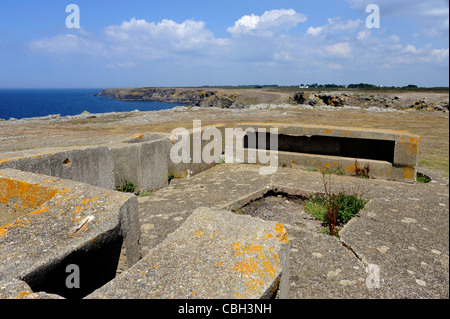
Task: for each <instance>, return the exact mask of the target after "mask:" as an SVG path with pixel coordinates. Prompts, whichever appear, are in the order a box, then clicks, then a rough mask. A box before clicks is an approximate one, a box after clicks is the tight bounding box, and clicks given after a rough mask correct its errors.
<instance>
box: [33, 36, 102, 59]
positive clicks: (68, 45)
mask: <svg viewBox="0 0 450 319" xmlns="http://www.w3.org/2000/svg"><path fill="white" fill-rule="evenodd" d="M28 47H29V48H30V49H31V50H34V51H41V52H47V53H55V54H68V53H69V54H70V53H77V54H87V55H102V54H103V45H102V44H101V43H97V42H94V41H91V40H87V39H85V38H83V37H81V36H78V35H75V34H70V33H68V34H58V35H56V36H54V37H51V38H43V39H39V40H35V41H32V42H30V43H29V45H28Z"/></svg>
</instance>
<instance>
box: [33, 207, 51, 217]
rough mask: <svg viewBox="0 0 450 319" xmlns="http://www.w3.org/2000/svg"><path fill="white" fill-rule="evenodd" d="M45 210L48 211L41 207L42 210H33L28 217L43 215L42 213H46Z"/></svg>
mask: <svg viewBox="0 0 450 319" xmlns="http://www.w3.org/2000/svg"><path fill="white" fill-rule="evenodd" d="M47 209H48V207H45V206H44V207H42V208H40V209H38V210H35V211H32V212H31V213H30V215H36V214H40V213H43V212H45V211H47Z"/></svg>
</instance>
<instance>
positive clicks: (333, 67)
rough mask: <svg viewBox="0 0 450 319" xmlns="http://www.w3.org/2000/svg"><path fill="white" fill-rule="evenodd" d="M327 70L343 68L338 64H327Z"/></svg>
mask: <svg viewBox="0 0 450 319" xmlns="http://www.w3.org/2000/svg"><path fill="white" fill-rule="evenodd" d="M328 68H329V69H332V70H342V69H343V68H344V67H343V66H342V65H341V64H338V63H328Z"/></svg>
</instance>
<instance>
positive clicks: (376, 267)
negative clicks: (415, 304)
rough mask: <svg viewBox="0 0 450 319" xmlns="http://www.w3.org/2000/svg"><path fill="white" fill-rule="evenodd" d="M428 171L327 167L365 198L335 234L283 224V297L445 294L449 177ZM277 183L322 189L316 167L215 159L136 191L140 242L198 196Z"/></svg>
mask: <svg viewBox="0 0 450 319" xmlns="http://www.w3.org/2000/svg"><path fill="white" fill-rule="evenodd" d="M428 174H429V175H431V176H432V178H433V181H434V182H433V183H428V184H423V183H415V184H406V183H401V182H393V181H381V180H375V179H359V178H356V177H350V176H337V175H332V176H331V182H332V185H331V187H332V190H333V191H335V192H339V191H341V190H342V189H345V190H346V191H347V192H358V193H359V194H362V195H363V196H364V198H367V199H369V200H370V202H369V203H368V204H367V205H366V208H365V209H364V210H363V211H361V212H360V214H359V216H358V217H356V218H354V219H353V220H352V221H350V223H349V224H347V225H346V226H345V227H344V228H343V230H341V232H340V233H341V238H340V239H337V238H334V237H330V236H328V235H323V234H316V233H311V232H308V231H306V230H303V229H299V228H296V227H290V226H288V225H285V226H286V229H287V230H288V233H289V235H290V242H291V245H292V247H291V252H290V258H291V259H290V289H289V297H288V298H294V299H297V298H319V299H322V298H448V295H449V292H448V287H449V286H448V282H449V280H448V255H449V254H448V251H449V247H448V242H449V241H448V229H449V225H448V181H447V180H445V179H442V178H439V176H434V175H432V174H430V173H428ZM277 188H278V189H282V188H290V189H293V190H295V189H297V190H301V191H302V192H303V193H306V194H308V193H316V192H323V191H324V186H323V180H322V174H321V173H319V172H307V171H304V170H299V169H291V168H282V167H279V169H278V171H277V173H276V174H274V175H260V174H259V166H258V165H242V164H221V165H217V166H215V167H213V168H211V169H210V170H207V171H205V172H202V173H199V174H198V175H196V176H194V177H191V178H189V179H175V180H174V181H173V183H172V184H171V185H170V186H169V187H168V188H166V189H163V190H159V191H157V192H155V193H153V194H152V195H150V196H148V197H143V198H139V201H140V217H141V223H142V230H143V234H142V241H141V243H142V245H143V247H142V250H143V251H150V250H151V249H153V248H154V247H156V246H157V245H158V243H161V242H162V241H163V240H164V239H165V238H166V237H167V236H168V235H169V234H170V233H172V232H173V231H175V230H176V229H177V228H178V227H179V226H180V225H182V223H183V222H184V221H185V220H186V218H187V217H188V216H190V214H191V213H192V211H194V210H195V208H196V207H197V206H196V205H197V204H198V205H202V206H204V205H207V206H209V207H216V208H218V207H222V208H226V209H231V208H233V207H234V208H236V207H235V206H236V205H237V206H239V205H244V204H245V203H246V202H248V201H250V200H252V199H256V198H258V197H259V196H262V195H263V194H264V193H265V192H266V191H267V190H268V189H277ZM147 245H148V247H147ZM376 271H378V273H376ZM376 276H378V277H376ZM377 279H378V280H379V282H378V284H379V286H377V285H376V283H377V282H376V280H377ZM368 285H369V286H368ZM374 286H376V287H374ZM369 287H370V288H369Z"/></svg>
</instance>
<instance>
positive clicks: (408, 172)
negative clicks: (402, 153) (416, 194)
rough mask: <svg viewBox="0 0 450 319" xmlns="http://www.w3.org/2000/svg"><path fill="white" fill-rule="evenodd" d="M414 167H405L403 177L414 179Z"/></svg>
mask: <svg viewBox="0 0 450 319" xmlns="http://www.w3.org/2000/svg"><path fill="white" fill-rule="evenodd" d="M414 172H415V170H414V168H411V167H403V178H405V179H413V178H414Z"/></svg>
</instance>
